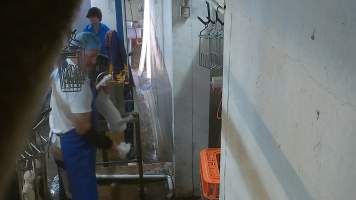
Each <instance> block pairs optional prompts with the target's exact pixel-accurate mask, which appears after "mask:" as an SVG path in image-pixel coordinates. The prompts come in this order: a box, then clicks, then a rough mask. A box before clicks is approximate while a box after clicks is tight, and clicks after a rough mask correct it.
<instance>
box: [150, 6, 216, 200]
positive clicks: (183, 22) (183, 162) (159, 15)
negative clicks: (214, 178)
mask: <svg viewBox="0 0 356 200" xmlns="http://www.w3.org/2000/svg"><path fill="white" fill-rule="evenodd" d="M150 2H151V8H152V12H151V14H152V15H151V21H152V24H153V27H154V28H153V29H152V30H153V31H152V32H154V33H151V34H153V35H154V37H155V40H153V39H151V42H152V41H154V42H156V43H157V44H155V45H154V44H151V45H152V47H153V46H155V48H158V50H157V49H155V48H154V49H152V50H151V52H160V54H157V53H154V54H155V55H153V57H152V60H156V64H155V66H154V67H156V68H157V69H159V68H160V67H165V70H166V71H167V74H164V76H160V77H158V79H159V81H158V82H157V83H158V85H156V87H155V89H154V90H155V94H156V95H157V96H156V101H157V105H158V107H159V106H164V105H168V104H166V103H165V101H170V100H171V101H172V102H173V103H172V104H173V105H172V108H173V113H171V114H172V118H173V123H172V121H169V122H167V121H165V122H164V121H161V122H163V123H169V124H168V126H170V127H171V128H172V131H173V142H174V154H173V156H174V163H175V187H176V195H177V196H178V197H183V196H186V197H190V196H192V195H193V194H196V195H200V179H199V152H200V150H201V149H202V148H205V147H207V145H208V129H209V124H208V123H209V113H208V112H209V111H208V108H209V101H208V99H209V98H208V95H209V73H207V71H206V70H205V69H202V68H200V67H199V66H198V59H197V58H198V47H199V46H198V45H199V38H198V35H199V32H200V30H201V29H202V28H203V27H202V25H201V24H200V22H199V21H198V20H197V16H198V15H199V16H205V15H206V13H205V12H206V11H205V9H206V8H205V1H203V0H192V1H190V4H189V5H190V6H191V16H190V17H189V18H188V19H184V18H182V17H180V16H179V12H180V1H172V0H150ZM159 56H161V57H159ZM157 57H158V59H157ZM159 59H162V61H160V62H157V61H158V60H159ZM160 71H162V70H158V71H157V70H156V71H155V70H153V71H152V72H153V73H159V72H160ZM158 75H159V74H158ZM152 76H153V77H154V76H155V74H153V75H152ZM165 76H168V78H169V82H170V84H171V87H172V91H171V95H172V99H171V98H167V97H165V96H163V95H166V93H164V91H165V90H166V89H167V88H168V87H167V86H164V85H162V84H160V83H162V82H161V81H162V80H164V78H165ZM162 91H163V93H162ZM162 97H163V98H162ZM161 112H164V109H161ZM161 126H166V127H167V124H161Z"/></svg>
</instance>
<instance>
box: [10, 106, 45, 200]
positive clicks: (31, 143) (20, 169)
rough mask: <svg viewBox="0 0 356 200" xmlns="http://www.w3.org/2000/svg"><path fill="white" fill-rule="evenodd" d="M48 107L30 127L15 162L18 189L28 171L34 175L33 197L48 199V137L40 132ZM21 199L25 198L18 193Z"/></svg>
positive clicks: (21, 185)
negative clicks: (22, 148)
mask: <svg viewBox="0 0 356 200" xmlns="http://www.w3.org/2000/svg"><path fill="white" fill-rule="evenodd" d="M50 110H51V109H50V108H49V109H47V110H46V111H44V112H43V113H42V114H41V119H40V121H39V122H38V123H37V124H36V125H35V126H34V127H33V128H32V134H31V136H30V138H29V139H28V141H27V143H26V145H25V148H24V150H23V151H22V153H21V154H20V155H19V157H18V159H17V164H16V172H17V178H18V184H19V189H20V191H23V187H24V184H25V181H24V176H25V173H30V174H32V175H33V176H34V180H33V182H32V183H31V184H32V186H33V187H34V188H33V189H34V195H35V199H42V200H49V199H50V195H49V194H50V193H49V189H48V183H47V162H46V155H47V153H48V151H47V150H48V149H47V147H48V138H44V137H43V136H42V135H41V134H40V130H41V128H44V124H45V122H47V121H48V114H49V112H50ZM20 198H21V199H22V200H25V197H24V194H22V195H20Z"/></svg>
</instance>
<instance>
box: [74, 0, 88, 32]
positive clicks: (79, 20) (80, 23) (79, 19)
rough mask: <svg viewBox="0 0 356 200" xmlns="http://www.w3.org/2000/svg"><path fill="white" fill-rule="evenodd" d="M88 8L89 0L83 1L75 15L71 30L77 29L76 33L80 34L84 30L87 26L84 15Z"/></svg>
mask: <svg viewBox="0 0 356 200" xmlns="http://www.w3.org/2000/svg"><path fill="white" fill-rule="evenodd" d="M89 8H90V0H83V1H82V4H81V6H80V8H79V9H78V11H77V13H76V16H75V20H74V22H73V29H77V31H78V32H81V31H82V30H83V29H84V28H85V26H86V25H87V24H88V19H87V18H86V15H87V12H88V10H89Z"/></svg>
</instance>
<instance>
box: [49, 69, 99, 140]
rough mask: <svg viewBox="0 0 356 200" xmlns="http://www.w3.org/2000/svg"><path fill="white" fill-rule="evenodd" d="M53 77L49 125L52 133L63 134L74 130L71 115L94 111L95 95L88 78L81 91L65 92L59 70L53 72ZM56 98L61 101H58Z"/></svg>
mask: <svg viewBox="0 0 356 200" xmlns="http://www.w3.org/2000/svg"><path fill="white" fill-rule="evenodd" d="M51 77H52V78H51V81H53V82H52V94H51V101H50V106H51V108H52V111H51V113H50V115H49V125H50V128H51V132H53V133H56V134H63V133H66V132H68V131H70V130H71V129H73V128H74V126H73V123H72V121H71V120H70V117H69V116H70V114H71V113H74V114H80V113H89V112H91V111H92V108H91V104H92V99H93V94H92V91H91V88H90V80H89V79H88V78H87V79H86V80H85V81H84V84H83V85H82V88H81V91H79V92H63V91H62V90H61V86H60V80H59V75H58V69H55V70H54V71H53V73H52V75H51ZM53 87H54V88H53ZM53 90H56V92H57V95H54V93H53V92H54V91H53ZM56 97H57V98H60V99H59V100H58V99H56ZM63 104H65V105H63ZM64 106H66V108H67V109H65V108H63V107H64ZM66 110H69V111H70V112H71V113H66Z"/></svg>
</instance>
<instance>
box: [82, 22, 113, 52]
mask: <svg viewBox="0 0 356 200" xmlns="http://www.w3.org/2000/svg"><path fill="white" fill-rule="evenodd" d="M109 30H110V29H109V27H107V26H106V25H105V24H102V23H100V28H99V32H98V33H96V32H95V31H94V28H93V26H92V25H91V24H89V25H87V26H86V27H85V28H84V30H83V31H84V32H91V33H94V34H95V35H96V36H98V38H99V40H100V53H101V54H104V55H108V52H107V50H106V47H105V35H106V33H107V32H108V31H109Z"/></svg>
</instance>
